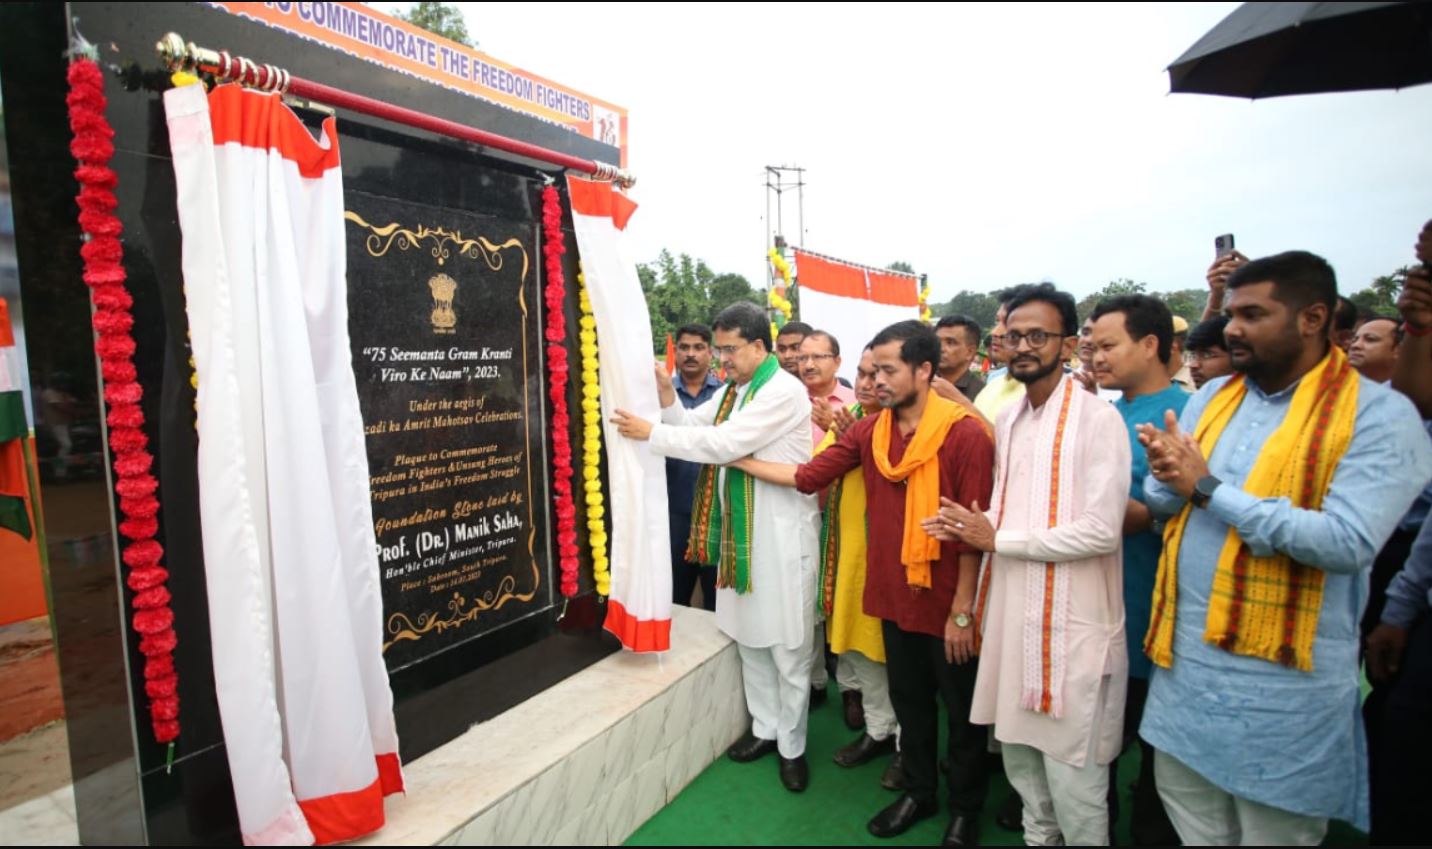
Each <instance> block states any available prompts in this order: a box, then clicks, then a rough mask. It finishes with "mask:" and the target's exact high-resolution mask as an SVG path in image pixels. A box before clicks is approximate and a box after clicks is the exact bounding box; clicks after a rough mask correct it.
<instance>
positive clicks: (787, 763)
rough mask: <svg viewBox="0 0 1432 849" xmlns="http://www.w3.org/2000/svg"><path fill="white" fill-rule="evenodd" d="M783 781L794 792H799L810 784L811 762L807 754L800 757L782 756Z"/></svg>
mask: <svg viewBox="0 0 1432 849" xmlns="http://www.w3.org/2000/svg"><path fill="white" fill-rule="evenodd" d="M781 783H782V784H784V785H785V786H786V789H787V790H789V791H791V792H792V793H799V792H801V791H802V790H804V789H806V788H807V787H809V786H810V764H808V763H806V759H805V755H801V756H800V757H798V758H781Z"/></svg>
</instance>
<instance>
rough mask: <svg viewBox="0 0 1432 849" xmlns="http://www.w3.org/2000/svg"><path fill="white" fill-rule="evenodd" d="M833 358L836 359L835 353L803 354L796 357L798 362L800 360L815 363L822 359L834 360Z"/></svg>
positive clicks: (800, 361)
mask: <svg viewBox="0 0 1432 849" xmlns="http://www.w3.org/2000/svg"><path fill="white" fill-rule="evenodd" d="M833 359H835V354H801V355H800V356H799V357H796V362H798V363H814V362H819V361H821V360H833Z"/></svg>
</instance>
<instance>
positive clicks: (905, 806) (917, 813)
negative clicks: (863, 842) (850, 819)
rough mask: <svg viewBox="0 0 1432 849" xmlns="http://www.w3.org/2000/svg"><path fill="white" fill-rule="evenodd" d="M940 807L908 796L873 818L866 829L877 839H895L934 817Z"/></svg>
mask: <svg viewBox="0 0 1432 849" xmlns="http://www.w3.org/2000/svg"><path fill="white" fill-rule="evenodd" d="M939 807H940V806H939V805H937V804H935V803H934V802H933V801H931V802H925V803H920V802H916V801H915V800H914V799H912V798H911V797H910V796H909V795H908V794H906V795H903V796H901V797H900V798H899V799H896V800H895V802H894V803H893V804H891V805H889V806H888V807H886V808H885V810H883V811H881V812H880V813H878V814H876V815H875V816H874V817H872V818H871V820H870V822H869V823H867V824H866V826H865V827H866V828H868V829H869V830H870V833H871V834H873V835H875V836H876V837H895V836H897V835H900V834H904V833H905V832H906V831H908V830H909V829H910V826H912V825H914V824H915V823H917V822H919V821H920V820H923V819H927V818H929V817H932V816H934V815H935V812H936V811H937V810H939Z"/></svg>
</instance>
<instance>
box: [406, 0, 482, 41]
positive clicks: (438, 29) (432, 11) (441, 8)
mask: <svg viewBox="0 0 1432 849" xmlns="http://www.w3.org/2000/svg"><path fill="white" fill-rule="evenodd" d="M396 17H397V18H398V19H399V20H403V21H407V22H408V23H410V24H412V25H413V26H417V27H422V28H423V29H425V30H427V31H428V32H430V33H433V34H435V35H440V36H442V37H443V38H447V39H451V40H452V41H456V42H457V43H458V44H466V45H467V46H468V47H471V48H474V49H476V47H477V42H476V41H473V40H472V39H471V38H470V37H469V36H468V34H467V22H466V21H465V20H463V17H462V10H461V9H459V8H458V7H457V6H455V5H453V4H451V3H430V2H421V3H414V4H413V6H412V8H410V9H409V10H408V11H406V12H397V13H396Z"/></svg>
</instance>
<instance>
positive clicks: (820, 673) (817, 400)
mask: <svg viewBox="0 0 1432 849" xmlns="http://www.w3.org/2000/svg"><path fill="white" fill-rule="evenodd" d="M787 326H789V325H787ZM776 338H777V340H779V339H780V337H776ZM778 344H779V342H778ZM796 364H797V365H798V366H799V368H800V379H801V381H802V382H803V383H804V384H805V387H806V391H807V392H809V393H810V407H811V415H810V419H811V423H810V443H811V448H815V446H817V445H819V444H820V443H821V440H823V439H825V434H826V432H827V431H828V430H829V429H830V426H831V424H832V422H833V421H834V415H835V410H837V409H840V408H841V407H844V406H845V405H846V404H850V403H853V402H854V401H855V390H853V389H850V388H848V387H846V386H842V385H841V384H840V382H839V381H837V380H836V379H835V372H836V369H838V368H840V342H839V341H837V340H836V338H835V337H834V336H832V335H830V334H829V333H826V332H825V331H824V330H812V331H811V332H809V333H807V334H806V337H805V339H803V340H801V343H800V353H799V354H798V355H797V356H796ZM821 507H822V508H824V507H825V496H824V494H822V495H821ZM815 618H816V625H815V635H814V637H813V639H812V643H811V657H810V703H811V707H813V708H814V707H819V706H820V705H822V704H824V703H825V700H826V686H827V685H828V684H829V682H830V673H829V671H828V670H827V669H826V666H825V645H826V641H825V617H824V616H823V615H822V613H821V611H820V609H819V608H817V609H816V615H815ZM836 671H837V679H838V678H839V669H838V668H837V670H836ZM851 681H852V677H851V676H850V675H848V674H847V675H846V680H845V682H844V683H843V684H840V698H841V703H842V709H843V714H844V719H845V724H846V727H848V728H850V730H852V731H854V730H856V729H858V728H860V727H861V726H862V725H864V724H865V718H864V713H863V708H862V707H861V693H860V690H859V689H858V688H852V687H851V686H850V684H851ZM838 683H839V682H838Z"/></svg>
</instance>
